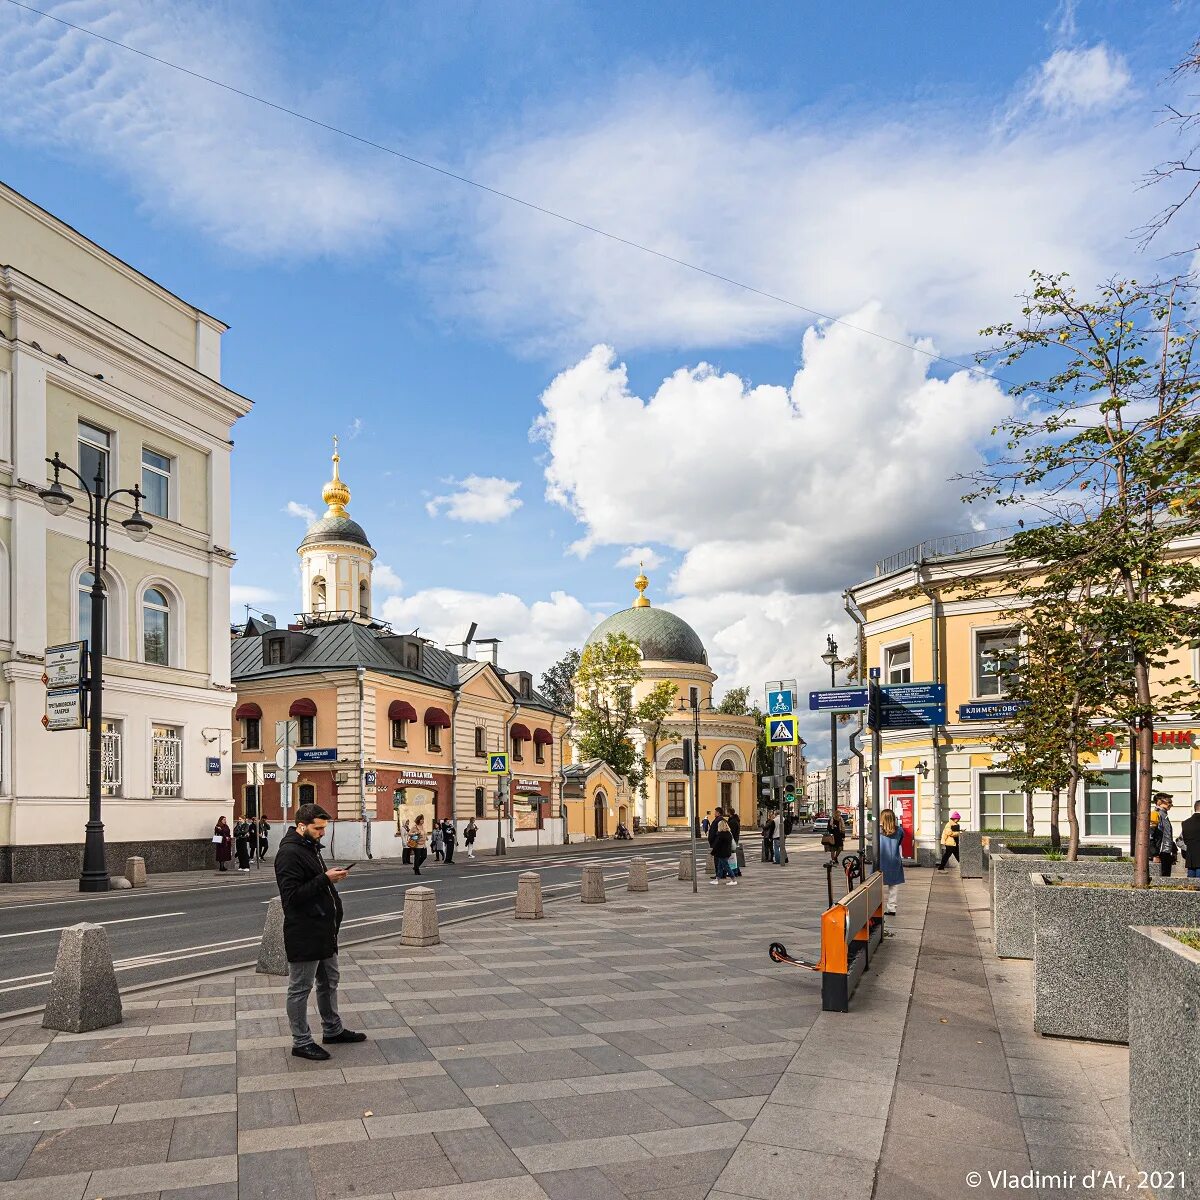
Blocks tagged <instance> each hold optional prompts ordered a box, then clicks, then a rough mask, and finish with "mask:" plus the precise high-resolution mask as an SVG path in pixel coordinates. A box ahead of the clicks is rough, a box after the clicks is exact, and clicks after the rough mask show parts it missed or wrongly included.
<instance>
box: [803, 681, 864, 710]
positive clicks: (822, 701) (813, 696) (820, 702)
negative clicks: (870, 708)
mask: <svg viewBox="0 0 1200 1200" xmlns="http://www.w3.org/2000/svg"><path fill="white" fill-rule="evenodd" d="M808 707H809V709H810V710H811V711H812V712H831V713H839V712H858V710H859V709H860V708H866V707H867V689H866V688H865V687H843V688H826V689H825V690H824V691H819V692H809V693H808Z"/></svg>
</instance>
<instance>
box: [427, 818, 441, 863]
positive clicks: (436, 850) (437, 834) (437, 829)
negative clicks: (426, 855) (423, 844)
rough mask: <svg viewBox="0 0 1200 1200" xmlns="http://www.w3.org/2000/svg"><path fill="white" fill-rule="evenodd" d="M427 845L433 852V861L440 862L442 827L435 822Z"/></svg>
mask: <svg viewBox="0 0 1200 1200" xmlns="http://www.w3.org/2000/svg"><path fill="white" fill-rule="evenodd" d="M429 845H430V847H431V848H432V850H433V861H434V862H441V861H442V827H441V825H440V824H439V823H438V822H437V821H434V823H433V833H432V834H430V837H429Z"/></svg>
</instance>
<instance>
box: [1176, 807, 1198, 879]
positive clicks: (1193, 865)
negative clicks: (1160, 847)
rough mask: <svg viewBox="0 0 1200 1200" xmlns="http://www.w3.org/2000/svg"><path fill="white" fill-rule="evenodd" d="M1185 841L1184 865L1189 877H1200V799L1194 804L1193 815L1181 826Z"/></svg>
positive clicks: (1181, 836) (1183, 840)
mask: <svg viewBox="0 0 1200 1200" xmlns="http://www.w3.org/2000/svg"><path fill="white" fill-rule="evenodd" d="M1179 836H1180V840H1181V841H1182V842H1183V865H1184V866H1185V867H1187V877H1188V878H1189V879H1200V800H1197V801H1196V803H1195V804H1194V805H1192V815H1191V816H1190V817H1188V819H1187V820H1186V821H1184V823H1183V824H1182V825H1181V826H1180V827H1179Z"/></svg>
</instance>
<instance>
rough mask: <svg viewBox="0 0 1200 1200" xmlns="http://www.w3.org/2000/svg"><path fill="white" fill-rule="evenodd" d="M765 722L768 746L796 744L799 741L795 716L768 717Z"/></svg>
mask: <svg viewBox="0 0 1200 1200" xmlns="http://www.w3.org/2000/svg"><path fill="white" fill-rule="evenodd" d="M764 724H765V726H766V730H767V745H768V746H794V745H796V743H797V741H799V736H800V735H799V733H798V731H797V729H796V718H795V717H793V716H790V715H789V716H786V717H767V718H766V719H765V721H764Z"/></svg>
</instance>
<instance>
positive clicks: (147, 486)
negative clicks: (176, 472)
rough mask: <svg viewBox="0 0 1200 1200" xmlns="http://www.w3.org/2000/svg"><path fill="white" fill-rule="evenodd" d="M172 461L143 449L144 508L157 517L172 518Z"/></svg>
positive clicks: (153, 451) (154, 451)
mask: <svg viewBox="0 0 1200 1200" xmlns="http://www.w3.org/2000/svg"><path fill="white" fill-rule="evenodd" d="M171 461H172V460H171V459H169V458H168V457H167V456H166V455H165V454H159V453H158V451H157V450H148V449H147V448H146V447H145V446H143V447H142V494H143V495H144V496H145V499H144V500H143V501H142V507H143V508H144V509H145V510H146V511H147V512H148V513H150V514H151V515H152V516H155V517H167V518H169V517H170V516H171Z"/></svg>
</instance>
